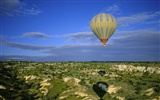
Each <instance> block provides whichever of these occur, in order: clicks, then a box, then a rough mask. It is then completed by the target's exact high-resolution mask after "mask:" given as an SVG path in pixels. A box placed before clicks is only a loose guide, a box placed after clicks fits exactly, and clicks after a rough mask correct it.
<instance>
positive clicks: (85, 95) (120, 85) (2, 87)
mask: <svg viewBox="0 0 160 100" xmlns="http://www.w3.org/2000/svg"><path fill="white" fill-rule="evenodd" d="M100 70H102V71H105V72H106V74H105V75H104V76H100V75H99V74H98V71H100ZM99 81H103V82H106V83H107V84H108V85H109V87H108V91H107V93H106V94H105V95H104V97H103V99H104V100H160V62H29V61H1V62H0V99H2V100H5V99H6V100H98V99H99V97H98V95H97V94H96V93H95V92H94V91H93V89H92V86H93V85H94V84H96V83H97V82H99Z"/></svg>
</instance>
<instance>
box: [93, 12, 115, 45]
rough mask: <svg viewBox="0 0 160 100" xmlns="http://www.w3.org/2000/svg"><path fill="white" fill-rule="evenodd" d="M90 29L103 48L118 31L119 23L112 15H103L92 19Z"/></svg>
mask: <svg viewBox="0 0 160 100" xmlns="http://www.w3.org/2000/svg"><path fill="white" fill-rule="evenodd" d="M90 27H91V29H92V32H93V33H94V34H95V35H96V36H97V37H98V38H99V39H100V41H101V42H102V43H103V46H106V42H107V41H108V39H109V38H110V37H111V36H112V34H113V33H114V31H115V30H116V27H117V22H116V19H115V18H114V17H113V16H112V15H111V14H105V13H101V14H98V15H96V16H94V17H93V18H92V20H91V23H90Z"/></svg>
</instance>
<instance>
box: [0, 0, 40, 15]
mask: <svg viewBox="0 0 160 100" xmlns="http://www.w3.org/2000/svg"><path fill="white" fill-rule="evenodd" d="M0 6H1V9H0V12H1V13H0V14H1V15H4V16H29V15H37V14H39V13H41V12H42V11H40V10H38V9H35V8H33V7H32V6H31V5H29V4H24V2H20V0H3V1H1V2H0Z"/></svg>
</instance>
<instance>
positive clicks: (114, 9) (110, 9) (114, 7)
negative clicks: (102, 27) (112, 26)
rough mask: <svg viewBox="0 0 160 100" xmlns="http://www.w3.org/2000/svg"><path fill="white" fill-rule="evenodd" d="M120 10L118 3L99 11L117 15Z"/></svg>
mask: <svg viewBox="0 0 160 100" xmlns="http://www.w3.org/2000/svg"><path fill="white" fill-rule="evenodd" d="M120 11H121V10H120V8H119V4H113V5H112V6H109V7H107V8H106V9H105V10H103V11H102V12H101V13H110V14H113V15H119V14H120Z"/></svg>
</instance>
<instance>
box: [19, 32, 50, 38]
mask: <svg viewBox="0 0 160 100" xmlns="http://www.w3.org/2000/svg"><path fill="white" fill-rule="evenodd" d="M22 37H31V38H51V37H53V36H49V35H47V34H44V33H41V32H27V33H24V34H23V36H22Z"/></svg>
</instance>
